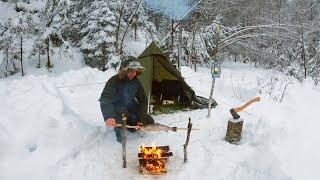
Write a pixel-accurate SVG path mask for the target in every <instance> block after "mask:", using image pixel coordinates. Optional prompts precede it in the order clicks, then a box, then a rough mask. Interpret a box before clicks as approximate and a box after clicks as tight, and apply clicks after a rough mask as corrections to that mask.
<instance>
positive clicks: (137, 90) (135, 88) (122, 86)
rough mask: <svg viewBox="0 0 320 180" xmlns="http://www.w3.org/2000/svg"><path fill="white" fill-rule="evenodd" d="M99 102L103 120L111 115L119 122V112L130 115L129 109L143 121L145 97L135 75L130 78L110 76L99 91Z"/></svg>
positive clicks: (145, 108)
mask: <svg viewBox="0 0 320 180" xmlns="http://www.w3.org/2000/svg"><path fill="white" fill-rule="evenodd" d="M100 103H101V107H103V108H101V110H102V113H103V116H104V120H106V119H108V118H111V117H113V118H115V119H116V121H117V123H121V114H125V115H126V116H130V114H129V113H130V110H131V113H134V114H135V115H136V116H137V117H136V119H137V120H138V121H139V122H142V123H145V122H144V121H145V119H146V114H147V97H146V95H145V92H144V89H143V87H142V84H141V82H140V80H139V79H138V78H137V77H135V78H133V79H132V80H130V79H129V78H127V77H125V78H124V79H120V78H119V76H118V75H114V76H113V77H111V78H110V79H109V80H108V81H107V83H106V85H105V87H104V89H103V91H102V93H101V97H100ZM132 109H134V111H135V112H132Z"/></svg>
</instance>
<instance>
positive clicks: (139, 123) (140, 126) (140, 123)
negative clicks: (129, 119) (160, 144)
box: [136, 122, 143, 130]
mask: <svg viewBox="0 0 320 180" xmlns="http://www.w3.org/2000/svg"><path fill="white" fill-rule="evenodd" d="M137 126H138V127H137V128H136V129H137V130H140V129H141V128H142V126H143V123H142V122H137Z"/></svg>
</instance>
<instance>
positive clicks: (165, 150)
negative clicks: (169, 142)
mask: <svg viewBox="0 0 320 180" xmlns="http://www.w3.org/2000/svg"><path fill="white" fill-rule="evenodd" d="M141 148H142V146H140V149H141ZM144 148H146V149H148V150H149V149H152V148H153V147H152V146H144ZM157 148H158V149H161V150H162V151H163V152H165V153H166V152H169V151H170V147H169V146H157Z"/></svg>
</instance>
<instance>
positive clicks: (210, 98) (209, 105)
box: [207, 78, 216, 118]
mask: <svg viewBox="0 0 320 180" xmlns="http://www.w3.org/2000/svg"><path fill="white" fill-rule="evenodd" d="M215 81H216V78H212V84H211V90H210V97H209V103H208V116H207V117H208V118H209V117H210V114H211V104H212V102H213V101H212V99H213V98H212V95H213V89H214V83H215Z"/></svg>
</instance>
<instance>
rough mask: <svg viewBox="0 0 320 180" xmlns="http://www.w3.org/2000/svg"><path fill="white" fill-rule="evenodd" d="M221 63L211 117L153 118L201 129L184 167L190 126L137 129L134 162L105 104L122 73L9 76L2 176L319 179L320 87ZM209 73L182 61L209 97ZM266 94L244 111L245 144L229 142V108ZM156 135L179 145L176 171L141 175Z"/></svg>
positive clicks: (1, 98) (173, 161)
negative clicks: (103, 96) (144, 153)
mask: <svg viewBox="0 0 320 180" xmlns="http://www.w3.org/2000/svg"><path fill="white" fill-rule="evenodd" d="M222 69H223V70H222V75H221V78H220V79H217V82H216V88H215V91H214V97H215V98H216V100H217V101H218V103H219V106H218V107H217V108H215V109H213V110H212V115H211V116H212V117H211V118H206V115H207V110H205V109H203V110H193V111H188V112H179V113H175V114H168V115H158V116H155V117H154V118H155V120H156V121H157V122H159V123H162V124H166V125H174V126H178V127H186V125H187V120H188V118H189V117H190V118H191V119H192V121H193V126H194V127H196V128H200V129H201V130H200V131H193V132H192V133H191V139H190V143H189V162H188V163H187V164H183V148H182V145H183V144H184V142H185V138H186V132H176V133H174V132H161V133H148V134H146V133H143V132H141V133H140V134H132V133H129V137H128V139H129V140H128V144H127V161H128V168H126V169H123V168H122V160H121V145H120V144H119V143H117V142H116V141H115V135H114V132H113V130H112V129H111V128H109V127H105V126H104V123H103V121H102V115H101V113H100V107H99V103H98V101H97V100H98V98H99V96H100V93H101V91H102V89H103V87H104V82H105V81H106V80H107V79H108V78H110V77H111V76H112V75H113V74H115V73H116V72H115V71H113V70H108V71H106V72H101V71H98V70H97V69H91V68H82V69H78V70H71V71H68V72H65V73H63V74H61V75H59V76H56V77H49V76H48V75H27V76H26V77H23V78H19V79H2V80H0V102H1V108H0V114H1V117H0V169H1V172H0V179H1V180H15V179H19V180H20V179H33V180H44V179H65V180H73V179H75V180H83V179H96V180H99V179H101V180H102V179H148V178H153V179H154V178H155V179H196V178H201V179H246V180H249V179H252V180H254V179H260V180H261V179H265V180H270V179H318V178H319V175H318V165H317V164H318V162H319V161H320V154H319V151H320V138H319V136H318V133H317V130H318V128H317V127H318V126H319V125H320V122H319V119H317V117H316V114H317V112H318V107H319V106H320V88H319V87H316V86H313V85H312V84H313V82H312V81H311V80H310V81H308V80H306V81H305V83H303V84H300V83H298V82H297V81H296V80H294V79H290V78H287V77H284V76H282V75H278V74H277V73H276V72H273V71H266V70H262V69H255V68H253V67H251V66H250V65H243V64H238V63H231V64H230V63H225V64H223V67H222ZM209 72H210V71H209V69H205V68H200V69H199V71H198V72H196V73H195V72H193V71H192V70H191V69H189V68H188V67H183V68H182V75H183V76H184V77H185V78H186V81H187V82H188V84H189V85H191V86H192V87H193V89H194V90H195V91H196V93H197V94H199V95H202V96H208V95H209V91H210V87H209V84H211V79H210V74H209ZM286 83H287V84H288V85H286V86H285V84H286ZM283 92H284V93H283ZM260 93H261V94H260ZM259 94H260V95H261V97H262V101H261V102H260V103H256V104H254V105H252V106H250V107H249V108H248V109H246V110H245V112H241V113H240V115H241V116H242V117H243V118H244V120H245V122H244V129H243V138H242V141H241V144H240V145H232V144H229V143H227V142H226V141H224V136H225V133H226V126H227V120H228V119H229V118H231V115H230V113H229V109H230V108H231V107H235V106H238V105H240V104H242V103H243V102H245V101H247V100H249V99H250V98H252V97H254V96H256V95H259ZM280 101H282V102H280ZM153 142H154V143H155V144H156V145H169V146H171V150H172V152H173V155H174V156H173V157H171V158H170V159H169V163H168V173H167V174H166V175H164V176H142V175H139V174H138V171H137V166H138V159H137V153H138V147H139V145H141V143H144V144H146V145H150V144H151V143H153Z"/></svg>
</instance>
